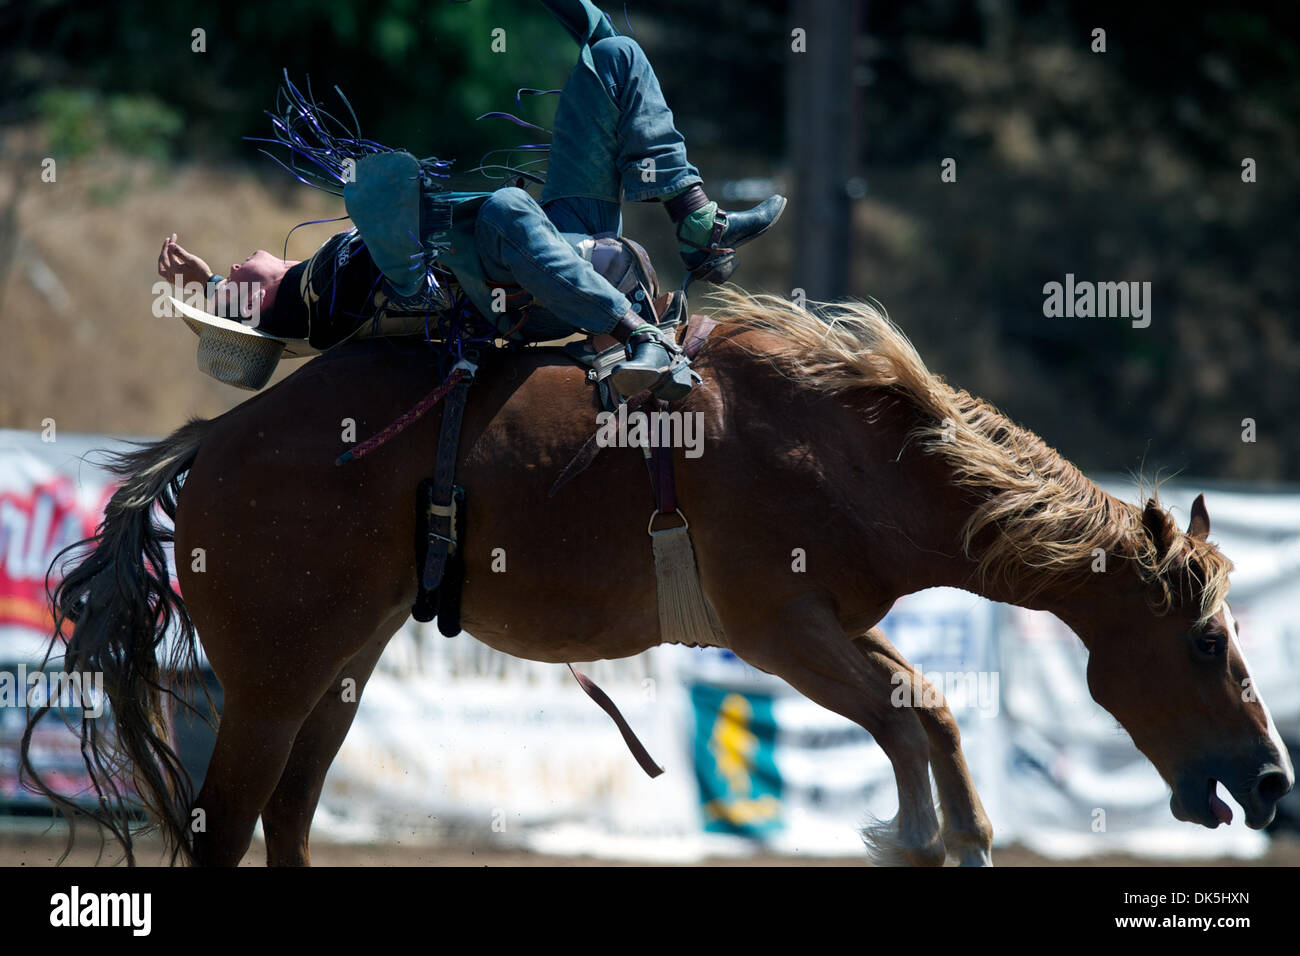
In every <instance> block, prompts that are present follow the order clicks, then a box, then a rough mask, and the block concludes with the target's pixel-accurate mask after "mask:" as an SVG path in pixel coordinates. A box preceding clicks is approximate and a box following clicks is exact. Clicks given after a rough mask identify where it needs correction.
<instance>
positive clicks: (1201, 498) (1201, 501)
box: [1187, 495, 1210, 541]
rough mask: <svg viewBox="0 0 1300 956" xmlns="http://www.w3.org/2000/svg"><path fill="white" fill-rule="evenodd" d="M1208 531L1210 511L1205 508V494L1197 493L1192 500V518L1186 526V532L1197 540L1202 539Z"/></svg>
mask: <svg viewBox="0 0 1300 956" xmlns="http://www.w3.org/2000/svg"><path fill="white" fill-rule="evenodd" d="M1209 533H1210V513H1209V512H1208V511H1206V510H1205V495H1197V496H1196V500H1195V501H1193V502H1192V520H1191V523H1190V524H1188V526H1187V534H1188V535H1189V536H1190V537H1193V538H1195V539H1196V540H1198V541H1204V540H1205V539H1206V537H1207V536H1208V535H1209Z"/></svg>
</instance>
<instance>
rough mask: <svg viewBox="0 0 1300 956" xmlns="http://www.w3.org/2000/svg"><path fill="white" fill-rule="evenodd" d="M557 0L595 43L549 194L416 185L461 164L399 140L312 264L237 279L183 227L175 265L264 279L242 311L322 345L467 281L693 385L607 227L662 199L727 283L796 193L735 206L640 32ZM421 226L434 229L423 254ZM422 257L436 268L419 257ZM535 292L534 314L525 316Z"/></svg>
mask: <svg viewBox="0 0 1300 956" xmlns="http://www.w3.org/2000/svg"><path fill="white" fill-rule="evenodd" d="M542 2H543V3H544V4H545V5H546V6H547V8H548V9H550V11H551V12H552V13H553V14H554V15H555V16H556V17H557V18H558V19H559V20H560V21H561V23H563V24H564V26H565V27H566V29H568V30H569V32H570V33H572V34H573V36H574V37H575V39H576V40H577V41H578V45H579V47H580V56H579V60H578V63H577V64H576V65H575V67H574V68H573V70H572V72H571V73H570V75H569V78H568V80H567V82H566V84H565V86H564V88H563V90H562V91H561V94H560V100H559V104H558V106H557V109H556V114H555V120H554V129H553V134H552V143H551V146H550V163H549V166H548V170H547V176H546V180H545V184H544V186H543V189H542V194H541V199H540V201H537V200H534V199H533V198H532V196H530V195H529V194H528V193H527V192H526V191H525V190H524V189H522V188H518V187H507V188H502V189H498V190H496V191H494V192H490V193H446V192H437V191H436V187H435V188H434V189H429V190H426V191H425V192H424V193H420V192H419V191H418V190H415V189H414V187H413V186H410V183H411V182H412V181H421V182H423V183H425V185H426V186H429V185H433V176H435V175H437V168H438V167H440V166H445V165H446V164H445V163H443V162H441V161H433V163H432V164H431V163H430V162H429V161H424V162H423V163H421V162H420V161H417V160H415V158H414V157H412V156H411V155H410V154H408V153H405V152H399V151H384V152H381V153H379V154H376V155H365V156H363V157H362V158H361V159H360V161H359V162H357V163H356V164H355V168H354V173H355V181H354V182H349V183H348V184H347V185H346V186H345V188H344V197H345V201H346V203H347V207H348V213H349V215H350V216H351V218H352V220H353V222H354V224H355V225H356V227H357V228H355V229H353V230H350V231H348V232H344V233H339V234H337V235H335V236H333V237H331V238H330V239H329V240H327V241H326V242H325V243H324V244H323V245H322V246H321V247H320V249H318V250H317V252H316V253H315V254H314V255H313V256H312V257H311V258H310V259H308V260H306V261H305V262H294V261H286V260H283V259H280V258H278V257H276V256H273V255H272V254H270V253H268V252H265V251H261V250H259V251H258V252H256V253H254V254H253V255H252V256H249V257H248V258H247V259H245V260H244V261H243V262H242V263H239V264H235V265H232V266H231V270H230V275H229V276H227V277H222V276H219V275H215V274H213V273H212V271H211V270H210V269H209V268H208V266H207V264H206V263H205V262H203V260H202V259H199V258H198V257H197V256H195V255H193V254H191V253H189V252H187V251H186V250H185V249H184V248H182V247H181V246H180V245H179V244H178V242H177V237H176V235H175V234H173V235H172V236H170V237H168V238H167V239H166V240H164V242H163V248H162V252H161V254H160V255H159V260H158V270H159V272H160V274H162V275H165V276H166V275H171V274H174V273H176V272H178V271H179V272H180V274H181V275H182V276H183V277H184V278H185V280H186V282H187V283H189V282H194V281H198V282H205V283H208V287H209V290H210V291H211V292H214V293H216V294H217V295H218V297H219V298H220V297H221V294H222V293H224V292H226V291H227V290H228V289H229V287H230V286H232V285H238V286H239V287H240V288H243V289H250V288H251V289H255V290H256V291H255V292H254V293H253V294H252V295H246V296H244V297H243V302H242V307H243V308H242V310H241V314H242V315H245V316H249V315H251V314H252V313H254V312H256V313H258V318H259V324H258V328H259V329H260V330H262V331H264V332H266V333H268V334H271V335H277V336H282V337H290V338H307V337H309V338H310V341H311V344H312V345H313V346H315V347H317V348H325V347H328V346H329V345H332V344H335V343H336V342H337V341H341V340H342V339H343V338H346V336H347V335H348V334H350V333H351V331H353V330H354V329H356V328H357V327H358V325H359V323H360V322H361V321H364V320H365V319H366V318H368V317H370V316H371V315H372V314H373V313H374V311H375V309H376V308H377V307H381V306H387V307H389V308H392V307H393V306H394V305H402V306H405V307H408V308H409V309H411V310H417V311H418V310H419V309H420V308H422V307H423V308H446V307H449V306H450V305H451V304H452V303H453V302H454V301H455V298H456V295H455V293H456V290H457V289H459V290H462V291H463V292H464V293H465V296H466V297H467V298H468V299H469V300H470V301H471V302H472V303H473V305H474V306H475V307H476V308H477V310H478V312H480V313H481V314H482V315H483V316H485V317H487V318H489V319H490V320H492V321H493V322H494V324H495V325H496V326H497V330H498V332H499V334H501V335H502V336H505V337H508V338H510V339H514V340H519V341H547V340H552V339H558V338H565V337H567V336H569V335H572V334H574V333H575V332H577V331H585V332H589V333H596V334H602V333H603V334H608V335H610V336H612V337H613V338H614V339H615V340H616V341H618V342H620V343H622V344H623V345H624V347H625V350H626V355H627V357H626V360H625V361H623V362H622V363H621V364H619V365H618V366H617V367H616V368H615V369H614V370H613V373H612V376H611V381H612V383H613V385H614V387H615V388H616V389H617V390H618V391H619V392H620V393H621V394H623V395H625V396H626V395H633V394H635V393H637V392H640V391H642V390H644V389H650V390H651V391H652V392H654V393H655V394H656V395H657V396H658V397H661V398H665V399H668V400H672V399H675V398H680V397H681V396H682V395H684V394H685V393H686V392H687V391H689V389H690V381H691V380H690V378H689V376H686V377H684V376H682V375H681V374H676V375H674V374H673V373H674V371H678V370H680V369H681V368H682V366H683V365H685V363H686V359H685V357H684V356H683V355H682V354H681V350H680V349H679V348H678V347H677V345H676V344H675V343H674V342H672V341H671V340H670V339H668V338H667V337H666V336H664V335H663V334H662V333H661V332H660V331H659V330H658V328H657V327H656V326H655V325H654V324H652V323H653V321H654V316H653V315H652V314H649V315H648V314H647V313H648V312H650V310H651V304H650V303H649V302H648V301H646V298H645V297H644V296H642V295H641V294H640V292H638V293H637V297H638V301H632V300H630V299H629V298H628V296H626V295H624V294H623V293H622V292H620V291H619V290H618V289H616V288H615V287H614V286H613V285H611V283H610V282H609V281H607V280H606V279H605V278H604V277H602V276H601V275H600V274H599V273H598V272H597V271H596V270H595V269H594V268H593V265H592V262H591V261H590V259H589V258H588V256H589V255H590V243H591V240H592V238H593V237H600V236H619V235H621V233H622V212H621V208H620V204H621V202H622V201H624V200H628V201H634V202H656V201H657V202H661V203H662V204H663V205H664V208H665V210H666V211H667V213H668V216H669V218H670V219H671V220H672V222H673V223H674V225H675V226H676V235H677V239H678V244H679V251H680V255H681V258H682V261H683V263H684V264H685V266H686V268H687V269H688V270H689V271H690V274H691V277H692V278H693V279H697V280H700V281H705V282H714V283H717V282H723V281H725V280H726V279H727V278H728V277H729V276H730V275H731V273H732V272H733V271H734V269H735V266H736V258H735V253H734V250H735V248H736V247H737V246H740V245H742V244H743V243H746V242H749V241H750V240H752V239H754V238H755V237H757V236H759V235H761V234H762V233H764V232H766V231H767V230H768V229H769V228H771V226H772V225H773V224H774V223H775V222H776V221H777V219H778V218H779V217H780V215H781V213H782V211H783V210H784V208H785V203H786V200H785V198H784V197H782V196H772V197H770V198H769V199H767V200H765V201H764V202H762V203H760V204H759V205H758V206H756V207H754V208H753V209H750V210H746V211H743V212H732V213H729V212H725V211H723V210H721V209H719V207H718V204H717V203H716V202H714V201H712V200H710V199H709V198H708V196H707V195H706V194H705V192H704V189H703V185H702V183H703V180H702V179H701V177H700V174H699V171H698V170H697V169H696V167H694V166H693V165H691V164H690V162H689V161H688V159H687V157H686V148H685V142H684V139H683V137H682V135H681V133H679V132H678V131H677V129H676V128H675V127H674V125H673V116H672V112H671V111H670V110H669V108H668V105H667V103H666V102H665V101H664V97H663V93H662V91H661V90H660V87H659V82H658V79H657V78H656V76H655V74H654V71H653V69H652V68H651V66H650V63H649V61H648V60H647V58H646V55H645V53H644V52H643V51H642V49H641V47H640V46H639V45H638V44H637V42H636V41H635V40H633V39H631V38H630V37H626V36H622V35H620V34H618V32H617V31H616V30H615V29H614V27H613V24H612V23H611V22H610V20H609V18H608V17H607V16H605V15H604V14H603V13H601V11H600V10H598V9H597V8H596V7H595V6H593V5H592V4H591V3H590V2H588V0H542ZM308 108H310V107H308ZM417 233H418V234H419V235H420V236H421V237H422V239H423V240H424V242H423V243H422V244H421V245H419V246H417V247H416V254H414V255H413V254H412V243H413V240H414V236H415V235H416V234H417ZM584 243H586V244H587V256H584V254H583V248H584ZM421 255H422V256H423V264H424V266H425V269H424V270H423V271H421V270H420V269H418V268H413V266H412V260H413V259H416V260H419V259H420V257H421ZM509 289H515V290H517V291H515V292H514V293H513V294H512V295H510V296H507V298H508V299H512V300H513V301H512V302H511V305H512V306H513V308H511V310H510V311H509V313H507V314H503V310H502V309H501V307H500V306H501V296H500V293H499V292H497V291H496V290H509ZM524 306H528V308H527V309H526V310H524V314H525V315H526V319H527V320H526V321H525V322H523V323H522V324H521V323H519V322H517V321H516V320H515V317H517V316H518V315H519V314H520V312H521V310H522V309H523V307H524ZM647 320H649V321H647Z"/></svg>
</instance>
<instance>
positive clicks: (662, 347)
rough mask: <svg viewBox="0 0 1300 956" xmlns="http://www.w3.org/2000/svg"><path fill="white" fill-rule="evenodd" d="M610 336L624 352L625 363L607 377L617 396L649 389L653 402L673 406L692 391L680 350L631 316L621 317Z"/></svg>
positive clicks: (692, 383)
mask: <svg viewBox="0 0 1300 956" xmlns="http://www.w3.org/2000/svg"><path fill="white" fill-rule="evenodd" d="M610 335H612V336H613V337H614V339H615V340H616V341H618V342H620V343H622V344H623V347H624V349H626V351H627V360H626V361H624V362H620V363H619V364H618V365H615V366H614V370H613V371H612V372H611V373H610V376H609V380H610V383H611V384H612V385H613V386H614V388H615V389H616V390H617V391H618V393H619V394H620V395H622V396H624V397H629V396H632V395H635V394H637V393H638V392H643V391H645V390H646V389H649V390H650V391H651V392H652V393H653V394H654V396H655V397H656V398H661V399H663V400H664V401H666V402H673V401H676V400H677V399H679V398H683V397H685V396H686V395H687V394H688V393H689V392H690V390H691V389H692V388H694V379H695V378H696V376H695V373H693V372H692V371H691V370H690V362H689V361H688V360H687V359H686V356H685V355H684V354H683V353H682V350H681V347H680V346H679V345H677V343H676V342H673V341H672V340H671V339H669V338H668V337H667V336H665V335H664V334H663V333H662V332H660V331H659V329H658V328H657V327H655V326H653V325H651V324H649V323H648V322H646V321H645V320H644V319H642V318H641V316H639V315H637V314H636V313H635V312H628V313H627V314H626V315H624V316H623V318H622V319H620V320H619V323H618V325H616V326H615V327H614V328H613V330H611V332H610Z"/></svg>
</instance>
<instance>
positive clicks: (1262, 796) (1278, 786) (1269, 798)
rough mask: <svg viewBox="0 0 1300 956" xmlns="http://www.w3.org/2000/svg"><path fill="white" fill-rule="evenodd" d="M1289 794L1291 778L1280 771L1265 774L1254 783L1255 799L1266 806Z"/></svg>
mask: <svg viewBox="0 0 1300 956" xmlns="http://www.w3.org/2000/svg"><path fill="white" fill-rule="evenodd" d="M1290 792H1291V778H1290V777H1288V776H1287V775H1286V774H1285V773H1283V772H1282V771H1281V770H1274V771H1272V772H1271V773H1266V774H1264V775H1263V776H1261V777H1260V778H1259V779H1258V780H1257V781H1256V782H1255V798H1256V799H1257V800H1259V801H1260V802H1262V803H1264V804H1265V805H1267V806H1272V805H1273V804H1275V803H1277V802H1278V801H1279V800H1281V799H1282V798H1283V797H1285V796H1286V795H1287V794H1288V793H1290Z"/></svg>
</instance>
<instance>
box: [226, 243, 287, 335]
mask: <svg viewBox="0 0 1300 956" xmlns="http://www.w3.org/2000/svg"><path fill="white" fill-rule="evenodd" d="M290 265H291V263H289V262H287V261H285V260H284V259H281V258H279V257H278V256H273V255H271V253H269V252H267V251H266V250H265V249H258V250H257V251H256V252H254V253H253V254H252V255H251V256H249V257H248V258H247V259H245V260H244V261H243V262H236V263H232V264H231V266H230V274H229V275H228V276H227V277H226V278H225V279H224V280H223V281H222V282H221V283H220V285H219V286H218V288H217V291H218V294H222V293H224V294H226V295H228V296H230V297H231V298H232V299H233V300H234V301H236V302H238V304H239V314H240V316H241V317H243V318H250V317H253V316H255V315H257V314H258V312H259V311H260V310H261V309H269V308H270V307H271V306H272V305H273V304H274V302H275V293H276V291H277V290H278V289H279V287H280V280H281V279H283V278H284V274H285V272H287V271H288V270H289V266H290Z"/></svg>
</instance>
